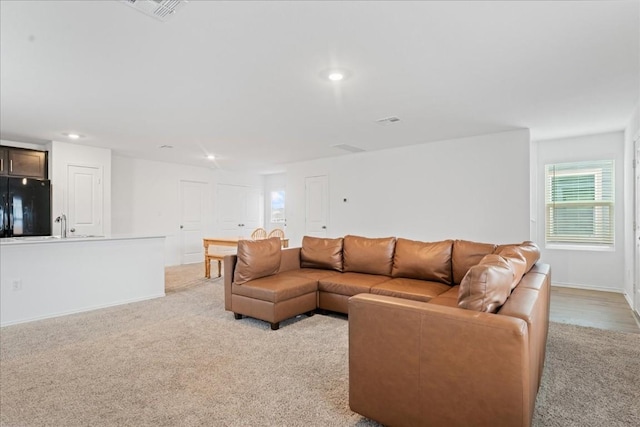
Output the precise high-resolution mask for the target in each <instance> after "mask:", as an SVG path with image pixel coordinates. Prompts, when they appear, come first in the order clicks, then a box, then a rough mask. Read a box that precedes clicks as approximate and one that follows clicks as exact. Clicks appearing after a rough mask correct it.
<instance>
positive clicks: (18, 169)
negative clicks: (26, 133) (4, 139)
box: [0, 147, 48, 179]
mask: <svg viewBox="0 0 640 427" xmlns="http://www.w3.org/2000/svg"><path fill="white" fill-rule="evenodd" d="M47 172H48V171H47V152H46V151H38V150H29V149H26V148H15V147H0V175H8V176H19V177H26V178H38V179H47V175H48V173H47Z"/></svg>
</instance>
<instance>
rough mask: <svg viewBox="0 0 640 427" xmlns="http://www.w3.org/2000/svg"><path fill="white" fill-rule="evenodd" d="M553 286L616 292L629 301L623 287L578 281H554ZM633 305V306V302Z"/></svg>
mask: <svg viewBox="0 0 640 427" xmlns="http://www.w3.org/2000/svg"><path fill="white" fill-rule="evenodd" d="M551 286H557V287H559V288H574V289H584V290H588V291H600V292H614V293H616V294H623V295H624V297H625V298H626V299H627V302H628V297H627V294H626V293H625V291H624V289H623V288H605V287H602V286H591V285H579V284H576V283H563V282H552V283H551ZM631 306H632V307H633V304H632V305H631Z"/></svg>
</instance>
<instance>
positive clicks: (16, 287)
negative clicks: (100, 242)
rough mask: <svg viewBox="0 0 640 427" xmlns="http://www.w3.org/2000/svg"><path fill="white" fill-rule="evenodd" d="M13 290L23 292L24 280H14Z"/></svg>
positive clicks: (12, 283) (12, 282)
mask: <svg viewBox="0 0 640 427" xmlns="http://www.w3.org/2000/svg"><path fill="white" fill-rule="evenodd" d="M11 290H12V291H21V290H22V279H14V280H12V281H11Z"/></svg>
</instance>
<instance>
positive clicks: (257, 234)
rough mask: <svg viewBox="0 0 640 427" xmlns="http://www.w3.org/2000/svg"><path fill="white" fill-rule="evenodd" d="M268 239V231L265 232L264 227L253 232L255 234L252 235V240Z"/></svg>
mask: <svg viewBox="0 0 640 427" xmlns="http://www.w3.org/2000/svg"><path fill="white" fill-rule="evenodd" d="M266 238H267V230H265V229H264V228H262V227H258V228H256V229H255V230H253V233H251V239H252V240H259V239H266Z"/></svg>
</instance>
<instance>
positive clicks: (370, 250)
mask: <svg viewBox="0 0 640 427" xmlns="http://www.w3.org/2000/svg"><path fill="white" fill-rule="evenodd" d="M395 246H396V238H395V237H383V238H377V239H370V238H367V237H360V236H345V237H344V246H343V260H344V269H343V270H344V271H345V272H353V273H367V274H379V275H383V276H391V268H392V266H393V252H394V249H395Z"/></svg>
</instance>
